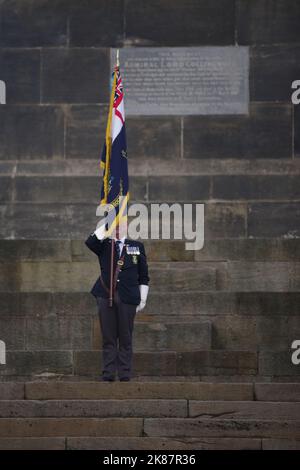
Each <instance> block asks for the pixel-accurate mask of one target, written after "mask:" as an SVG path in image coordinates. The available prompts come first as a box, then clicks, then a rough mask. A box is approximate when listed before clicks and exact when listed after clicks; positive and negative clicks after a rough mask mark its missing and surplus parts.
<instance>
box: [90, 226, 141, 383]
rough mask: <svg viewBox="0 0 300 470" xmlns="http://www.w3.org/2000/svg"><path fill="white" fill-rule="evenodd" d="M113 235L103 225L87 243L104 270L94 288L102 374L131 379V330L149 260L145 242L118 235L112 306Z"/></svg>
mask: <svg viewBox="0 0 300 470" xmlns="http://www.w3.org/2000/svg"><path fill="white" fill-rule="evenodd" d="M111 243H112V239H111V238H105V229H104V227H103V226H101V227H100V228H98V229H97V230H95V232H93V233H91V234H90V235H89V237H88V238H87V240H86V241H85V244H86V245H87V247H88V248H89V249H90V250H92V251H93V252H94V253H95V254H96V255H97V256H98V260H99V263H100V268H101V274H100V276H99V277H98V279H97V281H96V282H95V284H94V286H93V287H92V289H91V291H90V292H91V294H92V295H93V296H94V297H96V300H97V304H98V313H99V320H100V326H101V331H102V354H103V356H102V357H103V359H102V378H103V380H105V381H114V380H115V374H116V372H118V376H119V379H120V381H129V380H130V379H131V368H132V355H133V351H132V334H133V326H134V319H135V314H136V312H139V311H141V310H142V309H143V308H144V307H145V305H146V301H147V296H148V291H149V285H148V284H149V280H150V279H149V275H148V263H147V257H146V253H145V248H144V245H143V243H142V242H139V241H135V240H129V239H127V238H125V237H122V238H121V239H115V252H114V267H113V272H114V282H113V305H112V307H110V306H109V288H110V270H111Z"/></svg>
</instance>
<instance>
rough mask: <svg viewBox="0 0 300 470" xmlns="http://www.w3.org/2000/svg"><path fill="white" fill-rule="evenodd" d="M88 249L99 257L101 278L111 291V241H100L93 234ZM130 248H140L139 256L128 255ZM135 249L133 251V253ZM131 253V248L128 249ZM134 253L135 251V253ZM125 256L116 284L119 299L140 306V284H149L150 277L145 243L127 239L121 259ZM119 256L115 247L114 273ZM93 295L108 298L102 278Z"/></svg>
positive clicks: (86, 242)
mask: <svg viewBox="0 0 300 470" xmlns="http://www.w3.org/2000/svg"><path fill="white" fill-rule="evenodd" d="M85 244H86V245H87V247H88V248H89V249H90V250H92V251H93V252H94V253H95V254H96V255H97V256H98V260H99V264H100V269H101V277H102V279H103V281H104V284H105V285H106V286H107V288H108V289H109V286H110V258H111V239H110V238H104V240H99V239H98V238H97V237H96V235H94V234H91V235H90V236H89V237H88V238H87V240H86V241H85ZM127 246H128V247H136V248H138V250H137V251H139V254H131V253H127ZM133 249H134V248H132V249H131V251H132V250H133ZM128 251H130V248H128ZM133 252H134V251H133ZM123 255H124V264H123V266H122V267H121V270H120V272H119V275H118V280H117V284H116V290H117V291H118V294H119V297H120V299H121V301H122V302H124V303H127V304H133V305H138V304H139V303H140V301H141V296H140V289H139V285H140V284H146V285H148V283H149V280H150V279H149V276H148V264H147V257H146V253H145V248H144V245H143V243H141V242H139V241H136V240H129V239H127V238H126V239H125V242H124V246H123V250H122V253H121V257H122V256H123ZM118 259H119V255H118V254H117V248H116V245H115V253H114V272H115V269H116V265H117V261H118ZM90 292H91V294H93V295H94V296H95V297H104V298H108V297H109V295H108V292H107V291H106V289H104V287H103V286H102V283H101V281H100V277H98V279H97V280H96V282H95V284H94V286H93V287H92V289H91V291H90Z"/></svg>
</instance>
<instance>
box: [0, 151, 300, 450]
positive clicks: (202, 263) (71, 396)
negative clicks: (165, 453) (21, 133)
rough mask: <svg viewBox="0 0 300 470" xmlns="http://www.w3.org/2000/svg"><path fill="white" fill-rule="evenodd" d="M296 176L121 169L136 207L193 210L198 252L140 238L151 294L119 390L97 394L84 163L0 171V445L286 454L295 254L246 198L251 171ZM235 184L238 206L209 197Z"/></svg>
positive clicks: (254, 191) (293, 430)
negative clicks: (2, 354)
mask: <svg viewBox="0 0 300 470" xmlns="http://www.w3.org/2000/svg"><path fill="white" fill-rule="evenodd" d="M225 163H226V164H225ZM298 166H299V165H298V164H297V162H292V163H291V162H290V161H288V162H280V164H279V163H278V162H277V161H275V160H270V161H253V162H251V165H249V164H248V163H247V162H246V161H235V162H234V165H233V164H232V163H230V162H224V161H216V160H211V161H205V160H203V161H201V162H199V161H197V160H194V161H191V160H189V161H187V160H185V161H184V160H183V161H181V162H178V161H176V162H175V161H174V162H173V163H172V165H170V164H167V163H166V161H158V160H156V162H155V164H154V162H153V161H152V162H151V161H149V160H147V161H145V160H142V161H140V162H139V161H138V160H137V161H136V162H135V163H134V165H132V167H131V168H132V170H131V171H132V172H133V174H132V176H131V180H130V181H131V188H132V193H133V194H134V195H135V197H136V200H137V201H140V202H141V201H142V202H145V203H146V204H149V203H150V202H151V201H165V200H168V197H167V195H169V197H170V198H171V201H170V202H172V201H177V202H178V201H179V202H180V203H184V202H192V201H194V202H195V201H199V202H204V203H205V246H204V248H203V249H202V250H200V251H199V252H193V251H186V250H185V247H184V241H178V240H169V241H146V242H145V246H146V250H147V254H148V259H149V265H150V277H151V289H150V294H149V300H148V303H147V307H146V309H145V310H144V311H142V312H140V313H139V314H137V317H136V321H135V331H134V357H133V381H132V382H131V383H127V384H123V383H119V382H116V383H113V384H106V383H102V382H101V381H100V376H101V334H100V329H99V321H98V317H97V311H96V302H95V300H94V298H93V297H92V296H91V294H90V293H89V290H90V288H91V286H92V284H93V282H94V281H95V279H96V277H97V276H98V270H99V267H98V261H97V258H96V257H95V256H94V255H93V254H92V253H91V252H89V250H88V249H87V248H86V246H85V244H84V240H85V239H86V237H87V235H88V234H89V233H90V231H91V230H92V229H93V228H94V225H95V223H96V216H95V209H96V205H97V197H98V192H99V187H100V185H99V178H98V176H95V171H96V168H95V167H96V165H95V161H89V160H73V161H70V160H63V161H58V160H51V161H31V160H28V161H25V160H23V161H22V160H21V161H18V162H14V161H8V162H0V167H1V168H0V169H1V177H0V179H1V182H0V183H1V184H0V196H1V197H0V213H1V220H2V221H3V223H2V224H1V227H0V237H1V240H0V339H2V340H4V341H5V342H6V347H7V354H6V362H7V363H6V365H0V447H1V448H14V449H17V448H51V449H55V448H60V449H65V448H67V449H87V448H90V449H93V448H95V449H101V448H103V449H118V448H120V449H137V448H147V449H151V448H152V449H155V448H157V449H196V448H197V449H198V448H199V449H214V448H220V449H241V448H242V449H261V448H263V449H269V448H299V441H300V436H299V433H300V413H299V408H300V405H299V403H300V389H299V386H300V384H299V383H297V382H299V377H300V374H299V372H300V368H299V367H300V366H298V367H297V366H295V365H293V364H292V362H291V353H292V351H291V349H290V347H291V343H292V341H293V340H294V339H297V338H300V322H299V300H300V294H299V287H300V270H299V257H300V256H299V255H300V251H299V247H300V244H299V239H297V238H294V237H289V236H284V234H283V233H281V234H280V233H276V234H275V233H271V232H268V230H271V231H272V230H273V225H272V224H273V222H272V220H271V221H270V219H269V223H268V224H267V225H264V224H265V223H267V222H266V220H268V217H269V218H270V217H271V215H270V214H268V213H267V212H264V214H265V215H264V217H262V213H261V206H260V204H259V202H256V201H255V199H256V198H263V199H265V198H268V194H267V191H268V189H266V185H265V180H264V176H263V175H264V174H265V173H268V175H269V173H271V176H270V175H269V176H268V178H270V179H272V174H273V176H274V177H276V176H278V175H279V174H280V175H282V174H289V173H290V172H296V173H297V172H298V171H299V168H298ZM234 173H236V174H237V176H238V177H241V175H242V177H243V178H244V179H243V182H244V183H245V182H246V183H247V185H248V186H247V187H248V189H247V191H248V193H247V195H245V194H244V189H243V188H244V186H243V185H242V186H241V187H240V189H239V188H236V187H235V189H234V191H235V192H233V193H232V194H231V195H223V196H222V195H221V193H220V189H219V190H218V191H217V189H216V191H215V190H214V188H220V184H219V183H220V178H221V176H220V175H226V174H234ZM253 174H254V175H255V181H258V183H257V184H255V185H254V186H253V187H252V186H251V185H252V184H253V181H254V179H251V178H253ZM153 175H155V176H153ZM224 178H225V176H224ZM274 182H275V180H274ZM224 184H225V186H226V187H228V185H229V187H230V186H231V184H230V182H228V181H227V180H226V181H225V183H224ZM268 184H269V183H268ZM267 188H270V189H269V191H270V194H271V193H272V191H273V190H272V189H271V188H272V185H271V183H270V185H269V186H267ZM249 192H250V193H251V194H250V193H249ZM275 196H276V195H275ZM272 197H273V193H272ZM278 197H279V199H280V198H282V197H283V196H282V195H281V194H280V195H279V196H278ZM275 212H276V211H275ZM276 217H278V212H276ZM275 225H276V224H275ZM266 226H267V227H268V228H267V229H266ZM260 230H261V232H260ZM276 230H277V231H278V226H276ZM280 230H281V228H280Z"/></svg>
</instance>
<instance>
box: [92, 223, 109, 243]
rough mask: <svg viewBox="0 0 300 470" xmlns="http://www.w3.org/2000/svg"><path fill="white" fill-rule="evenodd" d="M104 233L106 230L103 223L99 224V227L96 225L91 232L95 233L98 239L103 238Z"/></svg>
mask: <svg viewBox="0 0 300 470" xmlns="http://www.w3.org/2000/svg"><path fill="white" fill-rule="evenodd" d="M105 234H106V230H105V225H104V224H102V225H100V227H98V228H97V229H96V230H95V231H94V233H93V235H96V237H97V238H98V240H103V238H105Z"/></svg>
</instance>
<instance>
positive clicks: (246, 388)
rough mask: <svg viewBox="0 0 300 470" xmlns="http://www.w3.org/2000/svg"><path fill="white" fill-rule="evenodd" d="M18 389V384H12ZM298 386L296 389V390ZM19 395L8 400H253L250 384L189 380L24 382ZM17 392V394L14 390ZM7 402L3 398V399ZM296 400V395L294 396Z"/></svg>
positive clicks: (9, 389)
mask: <svg viewBox="0 0 300 470" xmlns="http://www.w3.org/2000/svg"><path fill="white" fill-rule="evenodd" d="M12 384H13V383H2V384H0V387H2V390H3V391H5V389H6V388H7V389H8V392H7V393H6V394H5V395H4V396H5V397H7V396H8V394H9V392H10V391H11V388H12ZM14 385H15V386H16V385H17V386H19V384H14ZM280 385H281V386H282V389H283V390H289V387H291V386H293V387H295V389H296V390H298V398H299V393H300V392H299V391H300V388H299V387H300V384H291V385H290V384H280ZM297 385H298V387H297ZM0 390H1V388H0ZM22 390H23V395H22V397H20V395H19V394H15V395H14V396H12V398H11V399H14V398H15V399H20V398H24V397H26V399H27V400H99V399H102V400H104V399H115V400H120V399H124V396H126V399H134V400H137V399H172V400H193V399H194V400H196V399H198V400H229V401H231V400H233V401H244V400H246V401H249V400H253V399H254V385H253V384H252V383H205V382H199V381H196V382H191V381H188V382H187V381H185V382H180V381H177V382H176V381H174V380H173V381H168V382H166V381H156V382H135V381H131V382H128V383H121V382H114V383H109V384H107V383H105V382H91V381H88V382H86V381H85V382H66V381H58V382H57V381H47V382H43V381H40V382H26V383H25V384H23V389H22ZM18 392H20V390H19V388H18ZM6 399H7V398H6ZM295 399H296V396H295Z"/></svg>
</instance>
